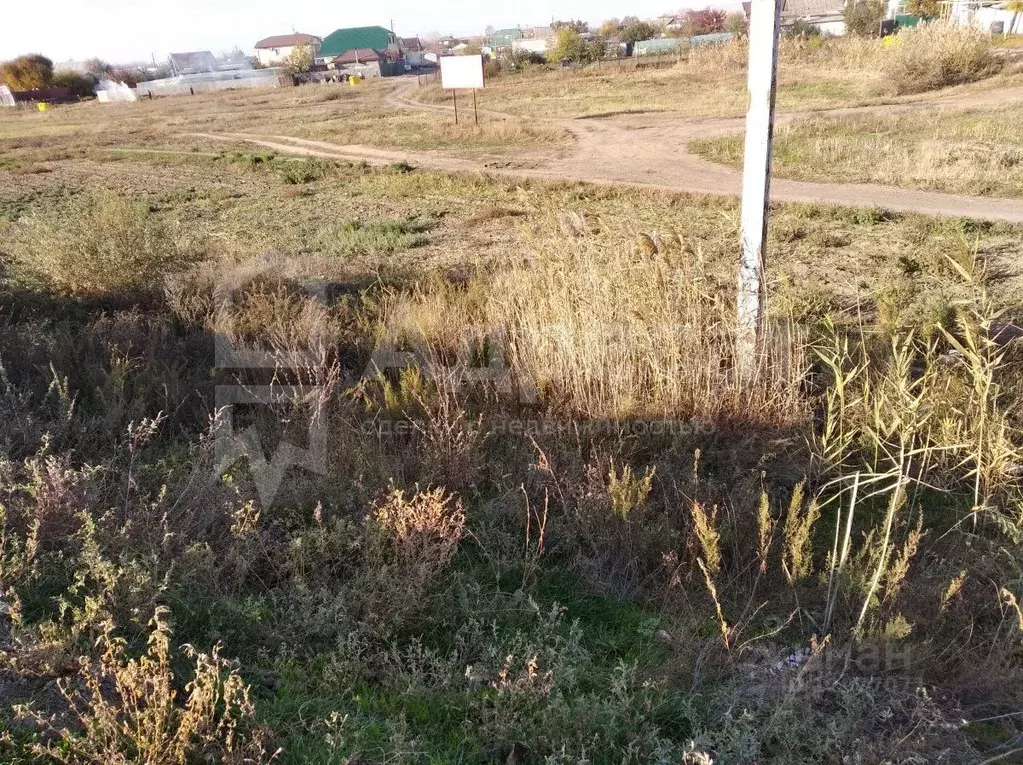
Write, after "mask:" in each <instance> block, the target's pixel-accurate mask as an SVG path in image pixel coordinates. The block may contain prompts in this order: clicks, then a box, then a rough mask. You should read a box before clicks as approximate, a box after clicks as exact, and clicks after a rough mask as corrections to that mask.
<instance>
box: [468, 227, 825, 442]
mask: <svg viewBox="0 0 1023 765" xmlns="http://www.w3.org/2000/svg"><path fill="white" fill-rule="evenodd" d="M658 239H660V237H658ZM664 239H665V240H667V239H669V237H665V238H664ZM537 244H538V251H539V252H538V257H537V258H536V259H535V260H532V261H529V262H527V263H525V264H515V265H512V266H511V267H510V268H508V269H507V270H505V271H503V272H501V273H499V274H497V275H496V276H495V278H494V281H493V285H492V299H491V301H490V302H489V303H488V314H489V317H490V320H491V323H492V324H493V325H495V326H500V327H502V328H503V330H504V332H505V335H506V337H507V338H508V347H507V353H508V357H509V360H510V364H511V366H512V367H513V368H514V369H515V371H516V372H517V374H518V375H519V376H520V378H522V379H524V380H526V381H528V382H529V383H530V384H531V385H532V386H533V387H535V388H536V389H537V390H539V391H541V392H542V393H544V394H546V395H547V396H548V398H549V400H550V401H552V402H557V403H558V404H559V405H561V406H565V407H568V408H570V409H572V410H575V411H577V412H580V413H583V414H585V415H587V416H590V417H594V418H609V419H624V418H633V417H654V418H671V417H699V418H708V419H716V418H734V419H735V420H739V421H758V422H761V423H768V422H769V423H783V422H785V423H791V422H794V421H796V420H798V419H800V418H801V417H802V416H803V415H804V414H805V409H804V402H803V399H802V397H801V394H800V390H799V387H800V384H801V382H802V380H803V378H804V374H805V372H806V361H805V359H804V356H803V350H802V346H801V342H800V338H799V333H798V331H797V330H795V329H793V328H791V327H789V326H785V325H783V324H778V325H772V326H769V327H768V329H767V330H766V333H765V339H764V343H763V347H762V353H761V357H760V359H759V364H758V366H757V369H756V373H755V374H754V375H752V376H751V377H750V378H749V379H748V380H746V379H742V378H740V376H739V375H737V374H735V369H734V359H735V351H736V342H737V332H736V327H735V316H734V314H735V310H734V303H733V302H732V301H731V300H730V298H729V297H728V296H724V297H723V296H722V295H720V294H718V293H717V292H716V291H713V289H712V288H711V287H709V286H708V285H707V283H706V281H705V280H704V278H703V274H702V271H701V263H700V260H699V258H698V257H695V256H694V255H692V254H691V253H690V254H687V252H686V250H687V248H686V247H684V246H683V244H682V242H681V240H680V239H679V238H678V237H677V236H676V237H674V239H673V241H672V242H670V243H668V244H665V243H664V240H662V245H661V247H662V249H663V251H657V252H654V253H653V254H649V253H642V254H638V253H636V252H635V251H633V250H632V248H631V247H630V246H629V245H627V244H624V243H622V242H615V241H610V242H609V241H607V239H606V238H603V239H598V238H595V237H576V238H568V239H566V238H565V237H552V238H550V239H546V240H542V241H539V242H538V243H537ZM655 248H656V247H655Z"/></svg>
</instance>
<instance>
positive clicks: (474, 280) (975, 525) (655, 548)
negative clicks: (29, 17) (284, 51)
mask: <svg viewBox="0 0 1023 765" xmlns="http://www.w3.org/2000/svg"><path fill="white" fill-rule="evenodd" d="M601 76H603V75H601ZM729 76H731V75H729ZM579 77H589V75H579ZM637 77H638V78H639V79H638V80H637V81H638V82H644V83H646V82H647V81H648V80H649V81H651V82H652V81H653V80H655V79H656V78H658V77H660V73H656V74H648V73H644V72H640V73H637ZM520 82H522V83H526V82H527V80H526V79H523V80H521V81H520ZM324 87H325V88H326V87H327V86H324ZM501 87H502V88H503V87H504V86H501ZM513 87H518V86H511V85H509V86H508V88H509V92H510V90H511V89H513ZM523 87H525V86H523ZM530 87H534V86H533V85H530ZM537 87H539V86H537ZM639 87H640V88H642V87H650V89H651V90H650V92H653V89H654V88H655V87H657V86H652V85H641V86H639ZM497 90H498V89H497V88H495V91H497ZM336 92H344V93H345V94H346V95H344V96H340V97H337V98H335V99H333V100H326V101H325V100H321V99H323V98H324V94H326V93H336ZM387 92H388V90H387V86H386V84H382V85H380V86H379V88H378V89H367V90H365V91H358V92H357V93H356V94H355V95H347V94H349V93H350V91H347V90H346V91H335V90H329V89H316V88H309V89H302V90H298V91H284V92H280V93H273V94H264V93H253V94H236V93H229V94H222V95H220V96H217V97H214V96H209V97H206V96H204V97H196V98H195V99H194V100H192V99H186V98H182V99H173V100H167V101H155V102H153V103H152V104H149V103H145V104H141V105H139V108H138V109H137V110H133V111H130V112H125V113H124V114H122V113H119V112H117V111H114V110H109V111H104V110H102V109H100V108H98V107H90V106H76V107H70V108H67V109H61V108H57V109H54V110H53V111H52V112H51V114H50V115H49V116H50V117H52V119H48V120H47V119H43V118H40V117H39V116H37V115H15V116H3V117H2V118H0V146H2V147H3V157H4V158H3V161H2V163H0V330H2V331H0V421H2V422H3V423H4V428H3V429H2V430H0V598H2V600H3V603H4V613H3V614H2V615H0V648H2V651H0V698H2V700H3V702H4V704H3V706H2V707H0V709H2V710H3V711H2V712H0V715H2V719H3V728H2V731H3V732H2V733H0V760H3V761H5V762H26V763H34V762H40V763H42V762H52V761H54V760H56V761H63V762H73V763H100V762H103V763H121V762H124V763H127V762H145V763H153V764H154V765H164V763H166V764H167V765H171V763H175V764H177V763H183V762H187V763H191V762H217V761H221V762H231V763H242V762H271V761H272V762H275V763H323V764H324V765H326V763H339V762H341V763H352V764H353V765H354V763H423V762H436V763H450V762H459V763H492V762H508V763H520V764H521V763H578V764H579V765H582V763H601V764H604V763H607V764H608V765H612V764H617V763H637V764H638V763H650V762H657V763H689V764H691V765H708V763H726V764H727V763H750V762H764V763H785V764H788V763H791V764H792V765H795V764H796V763H806V762H843V761H849V762H950V763H952V762H979V761H984V760H985V759H986V760H988V761H990V762H995V761H1005V762H1011V761H1012V760H1011V759H1010V758H1011V757H1012V756H1015V755H1013V754H1012V753H1013V750H1014V749H1015V748H1016V746H1017V745H1016V743H1015V742H1017V741H1018V738H1019V736H1020V735H1021V729H1020V719H1019V717H1018V714H1017V713H1018V710H1019V709H1020V704H1021V703H1023V698H1021V696H1020V688H1021V687H1023V685H1021V683H1020V680H1021V677H1020V666H1021V664H1020V658H1021V653H1023V612H1021V610H1020V600H1021V599H1023V590H1021V588H1020V585H1019V581H1020V579H1019V571H1020V569H1021V567H1023V546H1021V544H1020V538H1021V533H1023V485H1021V481H1023V474H1021V471H1020V466H1021V465H1023V432H1021V429H1023V409H1021V407H1020V404H1021V401H1023V385H1021V382H1020V381H1021V380H1023V375H1021V372H1023V348H1021V346H1020V342H1021V340H1020V337H1019V335H1020V332H1019V330H1018V323H1019V321H1020V315H1021V313H1023V304H1021V301H1020V295H1021V294H1023V290H1021V276H1020V262H1021V257H1023V229H1021V228H1020V227H1018V226H1012V225H1008V224H988V223H978V222H975V221H970V220H964V219H936V218H930V217H926V216H919V215H910V214H894V213H890V212H887V211H884V210H879V209H848V208H833V207H826V206H821V205H780V206H777V207H776V208H775V209H774V211H773V216H772V224H771V232H770V243H769V250H768V283H767V294H768V301H769V302H768V305H769V314H768V317H767V320H766V323H765V328H764V333H763V338H764V339H763V343H762V345H761V347H760V349H759V352H758V354H757V359H756V362H755V364H754V367H753V369H752V370H751V371H750V373H749V374H743V373H741V372H740V368H739V365H738V363H737V353H738V349H739V348H740V347H741V335H740V332H739V330H738V328H737V326H736V319H735V294H734V293H735V286H734V283H735V274H734V272H735V264H736V260H737V242H738V217H739V209H738V203H737V201H735V200H729V199H717V198H702V197H696V196H691V195H684V194H671V193H662V192H653V191H641V190H634V189H622V188H612V187H598V186H591V185H587V184H582V183H571V184H569V183H552V182H546V181H536V180H522V179H514V178H506V177H496V176H488V175H485V174H467V173H463V174H446V173H440V172H433V171H425V170H419V169H416V168H414V167H410V166H408V165H405V164H395V165H390V166H381V167H375V168H371V167H367V166H364V165H356V164H349V163H343V162H338V161H332V160H325V159H296V158H291V157H283V156H276V155H274V154H272V153H269V152H268V153H259V152H253V151H252V149H251V147H247V146H245V145H244V144H241V143H238V144H232V143H230V142H217V143H215V144H214V143H212V142H208V141H206V140H204V139H198V138H195V137H189V136H185V135H183V133H186V132H193V131H194V132H244V131H248V130H252V131H256V130H258V131H260V132H265V133H267V134H276V133H281V134H288V135H302V136H309V137H315V138H317V140H320V139H322V138H324V136H325V135H327V133H328V131H330V130H334V129H336V131H337V132H336V134H331V136H330V137H329V140H331V141H334V140H336V141H338V142H342V141H345V142H347V141H360V142H366V143H373V144H375V145H378V146H411V145H416V146H420V147H421V148H439V147H442V148H444V149H445V150H454V151H465V152H476V151H479V150H480V148H479V147H478V146H477V147H476V148H474V147H473V146H472V145H470V143H469V141H467V140H465V137H464V136H460V135H458V134H456V133H454V132H450V131H447V130H441V129H439V128H438V131H439V132H436V133H430V132H428V131H427V128H424V127H423V124H425V123H421V122H420V121H419V120H420V118H419V116H415V117H413V118H412V119H410V121H409V123H408V124H407V125H406V124H404V122H403V121H402V120H401V119H399V118H397V117H394V118H393V119H394V121H393V123H392V122H387V121H386V120H385V121H384V124H387V125H390V126H391V127H392V128H393V130H392V134H391V135H389V136H387V138H386V139H381V138H380V133H379V131H376V130H374V129H373V127H374V125H379V124H381V123H380V122H374V120H376V119H377V117H378V116H379V113H380V112H379V111H378V110H383V111H386V112H387V113H388V114H390V113H391V112H390V111H387V110H389V109H391V107H390V106H388V105H387V104H386V102H385V100H384V99H385V97H386V95H387ZM524 92H525V91H523V93H524ZM521 97H522V98H523V99H524V100H523V103H525V101H526V100H528V99H527V98H526V96H525V95H522V96H521ZM631 98H632V95H631V94H630V95H622V94H618V95H614V96H608V98H607V99H605V101H606V102H607V103H602V104H601V108H626V104H628V103H629V102H630V99H631ZM643 98H647V96H643ZM814 98H816V96H814ZM560 100H563V99H560ZM706 103H707V104H709V103H710V99H709V98H708V100H707V102H706ZM536 108H537V109H538V110H539V111H542V110H544V109H548V108H553V107H551V106H549V105H547V106H544V105H537V106H536ZM708 108H710V107H709V106H708ZM333 110H340V112H339V114H341V115H347V116H346V117H344V118H343V119H342V118H340V117H338V116H337V115H336V114H335V112H334V111H333ZM395 113H396V112H395ZM125 114H127V115H129V116H124V115H125ZM310 115H311V116H310ZM423 119H424V120H425V119H426V118H425V117H424V118H423ZM335 123H336V126H335ZM502 129H504V128H502ZM429 130H433V128H429ZM495 130H497V128H495ZM523 130H525V128H523ZM529 130H534V131H536V132H535V133H528V134H527V133H522V134H512V133H502V134H500V136H499V135H498V134H497V133H495V134H493V135H491V136H489V137H488V139H487V140H488V141H489V143H488V144H487V146H486V147H485V151H487V152H503V151H506V150H508V151H510V150H512V149H513V148H515V147H518V149H521V148H522V147H523V146H525V145H527V144H529V145H530V146H532V147H533V149H531V150H535V149H536V147H537V146H540V147H541V148H542V149H543V150H550V151H558V150H560V148H559V147H560V141H561V139H560V138H559V137H558V136H557V135H554V134H551V133H549V132H548V131H547V129H546V128H545V127H543V126H542V125H541V126H540V127H535V126H533V127H530V128H529ZM300 131H306V132H300ZM423 131H427V132H423ZM501 136H503V137H501ZM388 142H390V143H388ZM417 142H422V143H417ZM225 347H226V348H227V350H226V351H225ZM246 352H247V353H248V354H249V355H248V356H245V355H244V354H245V353H246ZM246 359H248V360H246ZM253 359H254V360H253ZM238 399H241V400H240V401H239V400H238ZM232 401H233V402H234V403H233V406H231V411H230V414H228V412H226V411H225V409H224V407H225V406H228V405H230V404H231V403H232ZM321 438H322V440H321ZM288 444H290V445H291V446H290V447H289V446H288ZM296 450H298V451H296ZM306 450H308V453H307V452H306ZM289 454H290V455H291V457H292V458H293V459H292V460H291V461H290V462H289V461H287V460H286V461H285V462H284V463H283V467H282V463H281V462H280V460H281V459H284V458H286V457H287V456H288V455H289ZM275 460H277V461H276V462H275ZM296 461H297V462H298V464H295V462H296ZM278 468H281V470H280V472H279V473H278V472H277V469H278ZM275 478H279V479H280V483H279V485H276V481H275V480H274V479H275Z"/></svg>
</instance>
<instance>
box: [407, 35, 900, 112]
mask: <svg viewBox="0 0 1023 765" xmlns="http://www.w3.org/2000/svg"><path fill="white" fill-rule="evenodd" d="M881 53H882V51H881V44H880V42H879V41H877V40H864V39H859V38H842V39H836V40H829V41H822V40H820V39H819V38H818V39H810V40H801V39H786V40H784V41H783V45H782V61H781V64H780V67H779V80H778V82H779V88H778V106H779V108H780V109H783V110H805V109H822V108H830V107H836V106H850V105H855V104H860V103H866V102H869V101H871V100H876V99H878V98H884V97H887V96H889V95H890V93H891V91H890V88H889V87H888V85H887V83H886V79H885V76H884V74H883V72H882V71H881V59H882V56H881ZM747 59H748V48H747V46H746V43H745V42H744V41H741V40H740V41H738V42H734V43H730V44H727V45H722V46H715V47H707V48H698V49H696V50H694V51H692V53H691V54H690V56H689V58H688V59H686V60H683V61H682V62H680V63H677V64H671V65H668V66H664V67H660V68H649V69H636V68H635V62H631V61H625V62H622V63H620V64H619V63H616V62H605V63H603V64H602V65H601V66H600V67H596V66H592V67H587V68H584V69H581V70H577V71H572V70H558V71H553V72H551V71H538V72H531V71H528V70H527V72H526V73H524V74H511V75H502V76H500V77H498V78H496V79H494V80H492V81H491V82H490V83H488V85H487V88H486V89H485V90H483V91H481V93H480V105H481V107H484V108H488V109H493V110H497V111H504V112H509V113H512V114H516V115H520V116H527V117H544V118H561V119H571V118H579V117H586V116H597V115H614V114H628V113H630V112H644V111H651V112H659V111H663V112H679V113H682V114H685V115H692V116H699V117H710V116H715V117H725V116H740V115H742V114H743V113H744V112H745V109H746V94H745V88H746V65H747ZM416 97H417V98H420V99H422V100H424V101H427V102H435V103H440V102H444V101H445V99H447V98H449V97H448V96H447V94H446V93H445V92H444V91H442V90H440V88H439V87H438V86H436V85H429V86H426V87H424V88H422V89H421V90H420V91H418V93H417V94H416Z"/></svg>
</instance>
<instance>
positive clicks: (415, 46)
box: [401, 37, 423, 53]
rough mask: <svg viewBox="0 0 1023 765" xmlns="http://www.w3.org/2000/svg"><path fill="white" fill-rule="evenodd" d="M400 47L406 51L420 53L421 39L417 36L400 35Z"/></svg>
mask: <svg viewBox="0 0 1023 765" xmlns="http://www.w3.org/2000/svg"><path fill="white" fill-rule="evenodd" d="M401 47H402V48H404V49H405V52H406V53H422V52H423V41H422V40H420V39H419V38H418V37H402V38H401Z"/></svg>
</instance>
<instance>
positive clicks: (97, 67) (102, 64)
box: [82, 58, 114, 79]
mask: <svg viewBox="0 0 1023 765" xmlns="http://www.w3.org/2000/svg"><path fill="white" fill-rule="evenodd" d="M82 66H83V67H84V69H85V73H86V74H91V75H92V76H93V77H97V78H102V79H110V75H111V74H112V73H113V71H114V68H113V67H112V66H110V64H108V63H107V62H106V61H104V60H103V59H101V58H90V59H88V60H86V61H85V63H83V64H82Z"/></svg>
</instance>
